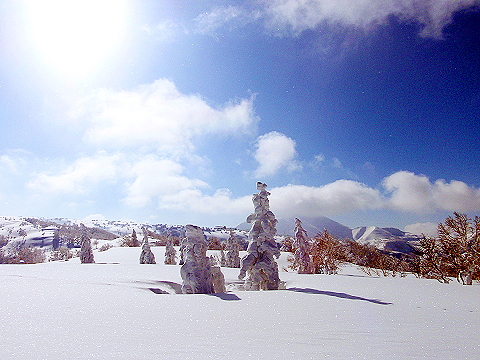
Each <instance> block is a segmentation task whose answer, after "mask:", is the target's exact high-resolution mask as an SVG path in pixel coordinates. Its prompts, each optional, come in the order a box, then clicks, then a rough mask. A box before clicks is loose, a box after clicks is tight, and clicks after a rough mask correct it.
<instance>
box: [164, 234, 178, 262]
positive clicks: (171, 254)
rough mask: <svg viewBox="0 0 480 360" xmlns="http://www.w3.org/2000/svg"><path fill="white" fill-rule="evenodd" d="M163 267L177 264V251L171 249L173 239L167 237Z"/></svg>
mask: <svg viewBox="0 0 480 360" xmlns="http://www.w3.org/2000/svg"><path fill="white" fill-rule="evenodd" d="M164 264H165V265H176V264H177V251H176V250H175V248H174V247H173V239H172V237H171V236H170V235H169V236H168V239H167V244H166V245H165V260H164Z"/></svg>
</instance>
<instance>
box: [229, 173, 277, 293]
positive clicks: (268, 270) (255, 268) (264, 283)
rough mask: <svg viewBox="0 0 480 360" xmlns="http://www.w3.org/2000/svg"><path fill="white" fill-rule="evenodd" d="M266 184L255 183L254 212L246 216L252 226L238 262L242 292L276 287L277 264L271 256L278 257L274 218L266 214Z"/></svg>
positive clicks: (268, 209) (268, 205) (267, 203)
mask: <svg viewBox="0 0 480 360" xmlns="http://www.w3.org/2000/svg"><path fill="white" fill-rule="evenodd" d="M266 187H267V185H266V184H264V183H261V182H257V190H259V192H258V193H257V194H254V195H253V197H252V201H253V205H254V209H255V212H254V213H253V214H250V215H249V216H248V217H247V222H248V223H252V228H251V230H250V232H249V235H248V237H249V239H250V244H249V245H248V248H247V252H248V254H247V255H245V256H244V257H243V258H242V260H241V267H240V274H239V275H238V278H239V279H245V283H244V287H245V290H277V289H278V287H279V285H280V278H279V276H278V265H277V263H276V262H275V259H274V257H276V258H278V257H280V250H279V249H278V246H277V243H276V242H275V239H274V236H275V235H276V233H277V229H276V227H275V226H276V224H277V219H275V215H274V214H273V213H272V212H271V211H270V203H269V200H268V196H269V195H270V193H269V192H268V191H267V190H266Z"/></svg>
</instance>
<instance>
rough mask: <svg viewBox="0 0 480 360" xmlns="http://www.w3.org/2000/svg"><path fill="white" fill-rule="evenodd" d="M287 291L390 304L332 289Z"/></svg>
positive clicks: (296, 289) (295, 289) (290, 289)
mask: <svg viewBox="0 0 480 360" xmlns="http://www.w3.org/2000/svg"><path fill="white" fill-rule="evenodd" d="M287 291H295V292H301V293H306V294H317V295H327V296H334V297H338V298H342V299H348V300H362V301H368V302H371V303H373V304H378V305H392V303H389V302H384V301H381V300H378V299H367V298H363V297H360V296H355V295H350V294H345V293H339V292H334V291H323V290H316V289H310V288H305V289H302V288H289V289H287Z"/></svg>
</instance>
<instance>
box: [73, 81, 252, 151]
mask: <svg viewBox="0 0 480 360" xmlns="http://www.w3.org/2000/svg"><path fill="white" fill-rule="evenodd" d="M73 114H74V115H73V116H81V115H83V116H85V118H86V121H87V122H88V126H89V127H88V129H87V131H86V136H85V138H86V140H87V141H88V142H89V143H91V144H95V145H100V146H108V147H110V148H114V149H117V148H122V149H127V148H130V149H131V148H139V147H143V148H147V149H150V150H156V151H159V152H163V153H168V154H170V155H185V154H186V153H189V152H191V151H192V150H193V148H194V145H193V142H192V140H193V139H194V138H195V137H197V136H201V135H205V134H239V133H240V134H242V133H249V132H250V131H251V130H252V128H254V127H255V125H256V121H257V118H256V116H255V114H254V111H253V97H252V98H250V99H242V100H239V101H236V102H233V101H232V102H230V103H228V104H226V105H224V106H223V107H222V108H219V109H215V108H213V107H211V106H210V105H209V104H207V102H206V101H205V100H204V99H203V98H201V97H200V96H199V95H196V94H193V95H192V94H190V95H185V94H182V93H181V92H180V91H179V90H178V89H177V88H176V86H175V84H174V83H173V82H171V81H169V80H166V79H160V80H157V81H155V82H153V83H152V84H147V85H142V86H139V87H138V88H136V89H134V90H132V91H119V92H116V91H112V90H100V91H96V92H95V93H93V94H92V95H91V96H90V97H89V98H87V99H85V100H84V101H83V102H82V103H81V104H79V106H78V107H77V109H75V111H74V112H73Z"/></svg>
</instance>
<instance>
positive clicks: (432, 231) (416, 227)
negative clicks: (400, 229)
mask: <svg viewBox="0 0 480 360" xmlns="http://www.w3.org/2000/svg"><path fill="white" fill-rule="evenodd" d="M437 226H438V224H437V223H432V222H426V223H416V224H410V225H407V226H405V231H406V232H409V233H412V234H416V235H422V234H425V235H427V236H438V231H437Z"/></svg>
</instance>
